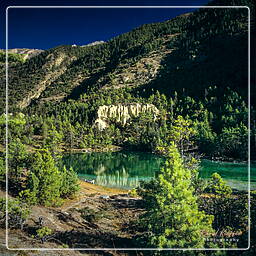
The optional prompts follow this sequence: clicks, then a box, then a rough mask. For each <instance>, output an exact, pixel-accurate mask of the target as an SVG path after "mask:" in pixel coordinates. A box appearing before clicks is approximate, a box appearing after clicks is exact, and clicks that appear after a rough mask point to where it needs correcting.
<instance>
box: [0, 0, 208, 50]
mask: <svg viewBox="0 0 256 256" xmlns="http://www.w3.org/2000/svg"><path fill="white" fill-rule="evenodd" d="M207 3H208V0H196V1H189V0H183V1H182V0H181V1H177V0H176V1H172V0H169V1H143V0H141V1H128V0H127V1H81V0H77V1H76V0H75V1H66V0H62V1H59V0H52V1H47V0H45V1H40V0H39V1H25V0H24V1H23V0H16V1H9V2H8V1H7V3H5V6H4V5H2V6H1V19H2V21H4V20H3V16H4V9H5V7H6V6H10V5H11V6H17V5H19V6H21V5H24V6H27V5H43V6H45V5H58V6H59V5H61V6H63V5H83V6H88V5H94V6H95V5H97V6H100V5H101V6H102V5H104V6H111V5H122V6H123V5H127V6H130V5H142V6H146V5H173V6H177V5H182V6H184V5H189V6H203V5H205V4H207ZM190 11H193V9H184V8H179V9H176V8H175V9H167V8H161V9H156V8H154V9H146V8H143V9H131V8H125V9H124V8H120V9H113V8H111V9H101V8H100V9H88V8H81V9H80V8H76V9H70V8H68V9H61V8H58V9H53V8H49V9H42V8H40V9H39V8H33V9H31V8H22V9H21V8H18V9H17V8H14V9H13V8H11V9H9V10H8V24H9V25H8V38H9V39H8V41H9V45H8V47H9V48H37V49H48V48H52V47H55V46H58V45H63V44H69V45H70V44H77V45H84V44H88V43H90V42H93V41H98V40H104V41H107V40H109V39H111V38H112V37H114V36H117V35H119V34H122V33H125V32H128V31H130V30H131V29H133V28H135V27H138V26H140V25H142V24H145V23H153V22H161V21H165V20H168V19H171V18H173V17H176V16H177V15H180V14H182V13H186V12H190ZM1 25H2V31H3V30H4V26H3V22H1ZM4 43H5V42H4V40H1V48H4V47H5V44H4Z"/></svg>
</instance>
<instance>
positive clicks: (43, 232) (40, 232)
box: [36, 227, 53, 243]
mask: <svg viewBox="0 0 256 256" xmlns="http://www.w3.org/2000/svg"><path fill="white" fill-rule="evenodd" d="M52 233H53V231H52V229H50V228H48V227H42V228H39V229H37V231H36V235H37V237H38V238H39V239H40V240H41V242H42V243H44V242H45V241H46V240H47V238H49V236H50V235H51V234H52Z"/></svg>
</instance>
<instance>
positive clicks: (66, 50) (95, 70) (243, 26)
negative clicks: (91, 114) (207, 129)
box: [1, 0, 255, 110]
mask: <svg viewBox="0 0 256 256" xmlns="http://www.w3.org/2000/svg"><path fill="white" fill-rule="evenodd" d="M220 3H222V4H227V5H249V6H251V8H252V10H254V9H253V8H254V5H253V1H250V0H248V1H221V2H220V1H215V2H212V5H215V4H216V5H218V4H220ZM252 10H251V13H253V12H252ZM247 16H248V10H247V9H246V8H243V9H236V8H232V9H200V10H198V11H196V12H194V13H190V14H185V15H181V16H179V17H177V18H174V19H172V20H168V21H166V22H161V23H155V24H146V25H143V26H141V27H139V28H136V29H134V30H132V31H131V32H128V33H125V34H122V35H120V36H117V37H115V38H113V39H111V40H110V41H108V42H105V43H102V42H96V43H92V44H89V45H87V47H84V46H74V45H73V46H68V45H63V46H59V47H56V48H53V49H49V50H45V51H41V50H30V49H13V50H10V53H14V54H18V55H23V56H24V55H25V57H23V61H20V62H19V65H11V66H10V67H9V104H10V109H11V110H12V109H14V108H17V107H18V108H20V109H24V108H26V107H28V106H29V105H30V104H31V103H32V102H33V104H38V103H40V104H41V103H44V102H49V101H51V102H55V101H63V100H64V101H65V100H67V99H79V97H80V95H82V94H84V93H89V92H92V91H95V90H112V89H118V88H130V89H131V90H133V91H134V93H137V94H138V93H139V94H140V95H142V96H145V97H147V96H149V95H150V94H151V93H152V91H156V90H158V91H160V92H163V93H165V94H166V95H172V94H173V93H174V91H178V92H182V93H186V94H187V95H191V96H196V97H201V96H202V95H204V93H205V90H206V89H207V88H208V87H209V86H215V85H217V86H218V87H220V88H221V87H227V86H229V87H231V88H234V89H235V90H236V91H238V92H239V93H241V95H242V96H243V97H244V98H245V99H246V98H247V65H248V59H247V47H248V42H247V33H248V32H247ZM213 21H214V22H213ZM252 36H253V35H252ZM89 46H90V47H89ZM24 60H25V61H24ZM1 87H2V88H3V87H4V85H3V86H1ZM1 93H3V91H1ZM252 97H253V98H254V97H255V93H254V92H252ZM1 98H2V97H1ZM1 109H3V101H1Z"/></svg>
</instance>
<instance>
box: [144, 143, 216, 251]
mask: <svg viewBox="0 0 256 256" xmlns="http://www.w3.org/2000/svg"><path fill="white" fill-rule="evenodd" d="M193 192H194V189H193V187H192V186H191V172H190V170H189V169H187V168H185V167H184V164H183V160H182V158H181V156H180V154H179V152H178V150H177V148H176V146H175V144H174V143H171V145H170V146H169V155H168V160H167V161H166V163H165V165H164V167H163V168H162V169H161V170H160V173H159V175H158V177H157V178H156V180H155V181H151V182H150V183H144V184H142V187H141V189H139V194H140V195H141V196H142V198H143V199H144V200H145V206H146V213H145V214H144V215H143V216H142V218H141V219H140V221H141V222H140V223H141V224H142V226H144V228H146V229H147V230H148V233H147V238H146V240H147V244H146V246H148V247H158V248H190V247H193V248H202V247H204V238H205V237H206V236H207V234H209V233H210V232H211V231H212V229H211V224H212V221H213V217H212V216H210V215H206V214H205V213H204V212H203V211H200V210H199V209H198V204H197V197H196V196H195V195H194V193H193Z"/></svg>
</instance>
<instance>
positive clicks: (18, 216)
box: [0, 198, 30, 229]
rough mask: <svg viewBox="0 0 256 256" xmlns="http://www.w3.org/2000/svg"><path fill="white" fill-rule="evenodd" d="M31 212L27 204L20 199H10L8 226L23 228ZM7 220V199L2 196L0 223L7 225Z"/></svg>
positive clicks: (0, 200) (0, 199)
mask: <svg viewBox="0 0 256 256" xmlns="http://www.w3.org/2000/svg"><path fill="white" fill-rule="evenodd" d="M29 214H30V210H29V208H28V206H27V205H26V204H24V203H23V202H21V201H20V200H16V199H15V200H13V199H9V200H8V228H20V229H23V226H24V223H25V221H26V219H27V218H28V216H29ZM5 221H6V199H5V198H0V225H1V226H5Z"/></svg>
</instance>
